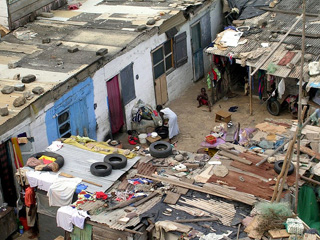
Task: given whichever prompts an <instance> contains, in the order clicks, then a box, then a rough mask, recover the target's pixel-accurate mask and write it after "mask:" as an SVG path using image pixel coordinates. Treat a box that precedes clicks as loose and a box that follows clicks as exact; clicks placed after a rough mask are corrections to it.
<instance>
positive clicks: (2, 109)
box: [0, 106, 9, 117]
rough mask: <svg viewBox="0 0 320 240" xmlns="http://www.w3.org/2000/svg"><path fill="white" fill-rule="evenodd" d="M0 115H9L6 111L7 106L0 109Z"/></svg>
mask: <svg viewBox="0 0 320 240" xmlns="http://www.w3.org/2000/svg"><path fill="white" fill-rule="evenodd" d="M0 115H1V116H2V117H4V116H8V115H9V110H8V107H7V106H5V107H0Z"/></svg>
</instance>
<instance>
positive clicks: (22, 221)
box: [19, 217, 29, 231]
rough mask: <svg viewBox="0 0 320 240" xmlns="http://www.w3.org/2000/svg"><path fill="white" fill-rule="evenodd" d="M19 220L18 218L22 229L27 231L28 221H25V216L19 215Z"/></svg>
mask: <svg viewBox="0 0 320 240" xmlns="http://www.w3.org/2000/svg"><path fill="white" fill-rule="evenodd" d="M19 220H20V223H21V225H22V226H23V229H24V230H25V231H28V230H29V226H28V223H27V219H26V218H25V217H20V218H19Z"/></svg>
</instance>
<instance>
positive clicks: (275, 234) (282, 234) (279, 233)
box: [268, 229, 290, 238]
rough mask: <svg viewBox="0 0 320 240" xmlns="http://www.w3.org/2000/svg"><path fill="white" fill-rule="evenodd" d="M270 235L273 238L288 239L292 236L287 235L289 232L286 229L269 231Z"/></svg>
mask: <svg viewBox="0 0 320 240" xmlns="http://www.w3.org/2000/svg"><path fill="white" fill-rule="evenodd" d="M268 233H269V234H270V236H271V237H272V238H288V237H290V234H289V233H287V230H285V229H273V230H269V231H268Z"/></svg>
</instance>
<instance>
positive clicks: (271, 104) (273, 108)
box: [267, 99, 281, 116]
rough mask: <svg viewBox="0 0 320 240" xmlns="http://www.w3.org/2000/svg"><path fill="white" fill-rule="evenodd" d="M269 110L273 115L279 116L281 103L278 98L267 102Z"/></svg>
mask: <svg viewBox="0 0 320 240" xmlns="http://www.w3.org/2000/svg"><path fill="white" fill-rule="evenodd" d="M267 110H268V112H269V113H270V114H271V115H273V116H278V115H279V114H280V110H281V105H280V103H279V101H278V100H276V99H269V100H268V102H267Z"/></svg>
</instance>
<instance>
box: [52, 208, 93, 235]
mask: <svg viewBox="0 0 320 240" xmlns="http://www.w3.org/2000/svg"><path fill="white" fill-rule="evenodd" d="M87 217H89V215H88V214H87V212H86V211H83V210H77V209H75V208H73V207H70V206H63V207H60V208H59V209H58V211H57V216H56V220H57V226H58V227H61V228H63V229H64V230H66V231H68V232H72V230H73V225H75V226H77V227H78V228H80V229H83V227H84V222H85V219H86V218H87Z"/></svg>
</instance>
